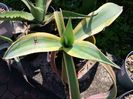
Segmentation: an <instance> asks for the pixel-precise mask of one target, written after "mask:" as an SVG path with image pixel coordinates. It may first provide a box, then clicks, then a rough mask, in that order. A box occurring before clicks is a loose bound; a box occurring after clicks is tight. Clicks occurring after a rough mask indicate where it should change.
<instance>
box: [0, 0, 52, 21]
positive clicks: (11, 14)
mask: <svg viewBox="0 0 133 99" xmlns="http://www.w3.org/2000/svg"><path fill="white" fill-rule="evenodd" d="M21 1H22V2H23V3H24V4H25V5H26V6H27V7H28V9H29V11H30V13H29V12H25V11H8V12H5V13H2V14H0V20H27V21H35V22H40V23H42V22H43V21H44V20H45V15H46V12H47V10H48V7H49V5H50V3H51V1H52V0H36V1H35V4H34V3H32V2H31V1H29V0H21Z"/></svg>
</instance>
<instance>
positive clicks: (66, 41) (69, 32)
mask: <svg viewBox="0 0 133 99" xmlns="http://www.w3.org/2000/svg"><path fill="white" fill-rule="evenodd" d="M73 42H74V34H73V28H72V23H71V19H69V20H68V23H67V26H66V29H65V31H64V32H63V35H62V44H63V46H64V47H72V45H73Z"/></svg>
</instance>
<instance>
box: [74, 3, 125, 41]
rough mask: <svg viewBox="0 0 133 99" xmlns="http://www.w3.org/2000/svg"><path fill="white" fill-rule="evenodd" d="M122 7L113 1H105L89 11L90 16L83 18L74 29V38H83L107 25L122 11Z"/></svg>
mask: <svg viewBox="0 0 133 99" xmlns="http://www.w3.org/2000/svg"><path fill="white" fill-rule="evenodd" d="M122 10H123V9H122V7H121V6H118V5H117V4H114V3H106V4H104V5H103V6H101V7H100V8H99V9H97V10H96V11H94V12H92V13H90V14H89V15H90V16H91V15H92V17H90V18H85V19H83V20H82V21H81V22H80V23H79V24H78V25H77V26H76V28H75V29H74V33H75V39H80V40H83V39H85V38H87V37H89V36H92V35H94V34H97V33H99V32H100V31H102V30H103V29H104V28H105V27H107V26H109V25H110V24H111V23H112V22H114V20H115V19H116V18H117V17H118V16H119V15H120V14H121V13H122Z"/></svg>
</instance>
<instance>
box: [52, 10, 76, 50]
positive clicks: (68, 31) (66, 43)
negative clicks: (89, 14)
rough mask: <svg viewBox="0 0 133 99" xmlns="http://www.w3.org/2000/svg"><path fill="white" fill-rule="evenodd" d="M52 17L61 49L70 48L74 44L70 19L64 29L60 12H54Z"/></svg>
mask: <svg viewBox="0 0 133 99" xmlns="http://www.w3.org/2000/svg"><path fill="white" fill-rule="evenodd" d="M54 17H55V22H56V25H57V28H58V32H59V35H60V37H61V43H62V45H63V47H65V48H68V47H72V45H73V43H74V33H73V28H72V23H71V19H69V20H68V23H67V26H66V27H65V23H64V19H63V14H62V11H60V12H58V11H55V12H54Z"/></svg>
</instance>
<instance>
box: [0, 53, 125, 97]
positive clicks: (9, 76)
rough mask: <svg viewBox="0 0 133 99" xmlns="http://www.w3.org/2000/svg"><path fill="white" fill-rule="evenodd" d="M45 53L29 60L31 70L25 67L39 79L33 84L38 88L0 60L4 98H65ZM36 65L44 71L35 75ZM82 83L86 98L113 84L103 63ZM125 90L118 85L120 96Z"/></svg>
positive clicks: (0, 89) (106, 89)
mask: <svg viewBox="0 0 133 99" xmlns="http://www.w3.org/2000/svg"><path fill="white" fill-rule="evenodd" d="M45 56H46V54H45V53H44V54H40V55H39V56H37V57H36V58H35V59H34V61H31V60H28V61H29V63H24V64H25V67H24V68H26V67H29V68H28V69H30V70H28V69H25V70H26V72H28V75H31V76H29V77H31V78H33V79H34V80H36V81H37V83H33V84H34V85H36V84H37V85H36V86H35V87H31V86H30V85H29V84H28V83H27V82H26V81H25V80H24V79H23V77H22V76H21V75H20V73H18V72H17V71H16V70H15V69H12V71H9V69H8V66H7V64H6V62H4V61H3V60H2V59H0V99H65V98H64V97H65V95H64V92H63V91H62V90H63V85H62V84H61V82H60V80H59V79H58V78H57V76H56V74H55V73H52V72H51V69H50V66H48V64H47V62H46V60H45V59H46V57H45ZM44 57H45V58H44ZM28 58H29V57H28ZM93 64H94V63H92V62H90V61H89V62H87V66H88V67H90V65H93ZM30 66H32V68H31V67H30ZM33 67H34V68H36V69H37V68H39V70H40V71H39V72H38V73H36V74H34V75H33V73H32V70H34V69H33ZM37 70H38V69H37ZM95 72H96V76H95V77H94V78H92V77H91V76H93V75H94V74H95ZM92 80H93V81H92ZM79 82H80V89H81V90H82V91H83V92H82V94H81V96H82V99H84V98H85V97H88V96H90V95H94V94H98V93H102V92H103V93H104V92H107V91H108V90H109V89H110V87H111V85H112V80H111V78H110V76H109V74H108V73H107V71H106V70H105V69H104V68H103V67H102V65H99V64H97V65H96V66H94V68H93V69H92V70H90V72H88V73H87V75H85V76H84V77H83V79H81V80H79ZM91 82H92V83H91ZM40 87H42V88H40ZM88 87H89V88H88ZM48 89H49V90H48ZM84 90H86V91H84ZM123 92H124V90H123V89H122V87H121V86H118V95H120V94H121V93H123ZM59 97H60V98H59Z"/></svg>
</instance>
